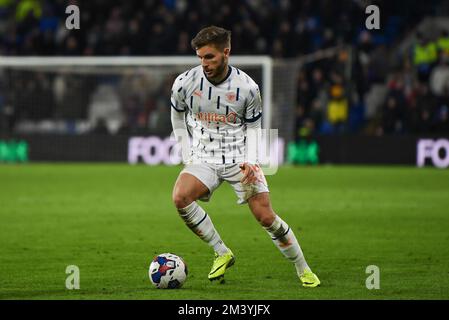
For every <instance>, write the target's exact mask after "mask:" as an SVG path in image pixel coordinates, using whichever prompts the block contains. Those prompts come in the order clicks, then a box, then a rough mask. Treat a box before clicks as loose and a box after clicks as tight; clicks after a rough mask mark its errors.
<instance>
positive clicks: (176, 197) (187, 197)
mask: <svg viewBox="0 0 449 320" xmlns="http://www.w3.org/2000/svg"><path fill="white" fill-rule="evenodd" d="M208 193H209V189H208V188H207V186H206V185H205V184H204V183H203V182H201V181H200V180H199V179H198V178H197V177H195V176H194V175H192V174H190V173H187V172H181V174H180V175H179V176H178V179H177V180H176V183H175V186H174V187H173V202H174V203H175V204H176V206H177V207H178V208H179V207H181V208H183V207H185V206H187V205H189V204H190V203H191V202H192V201H196V200H198V199H200V198H202V197H204V196H206V195H207V194H208Z"/></svg>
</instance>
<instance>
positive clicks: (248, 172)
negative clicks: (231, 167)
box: [239, 162, 260, 184]
mask: <svg viewBox="0 0 449 320" xmlns="http://www.w3.org/2000/svg"><path fill="white" fill-rule="evenodd" d="M239 167H240V170H242V173H243V177H242V179H241V180H240V182H241V183H243V184H252V183H256V182H257V181H260V178H259V174H258V171H259V170H260V168H259V167H258V166H257V165H254V164H250V163H246V162H244V163H242V164H240V165H239Z"/></svg>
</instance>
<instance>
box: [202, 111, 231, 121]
mask: <svg viewBox="0 0 449 320" xmlns="http://www.w3.org/2000/svg"><path fill="white" fill-rule="evenodd" d="M195 116H196V119H197V120H199V121H210V122H222V123H236V122H237V114H236V113H235V112H230V113H228V114H227V115H225V114H218V113H215V112H198V113H196V114H195Z"/></svg>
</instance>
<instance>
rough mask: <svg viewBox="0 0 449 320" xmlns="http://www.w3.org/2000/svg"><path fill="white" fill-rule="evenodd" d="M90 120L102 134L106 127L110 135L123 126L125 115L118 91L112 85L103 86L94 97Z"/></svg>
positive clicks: (89, 115) (100, 86)
mask: <svg viewBox="0 0 449 320" xmlns="http://www.w3.org/2000/svg"><path fill="white" fill-rule="evenodd" d="M88 119H89V122H90V124H91V126H92V127H93V128H96V129H95V130H98V131H99V132H101V131H102V130H104V128H103V127H104V126H106V128H107V130H108V132H109V133H116V132H117V131H118V130H119V128H120V127H121V125H122V122H123V115H122V109H121V104H120V98H119V96H118V95H117V90H116V88H114V87H113V86H112V85H111V84H101V85H99V86H98V87H97V89H96V90H95V92H94V93H93V95H92V98H91V101H90V104H89V109H88Z"/></svg>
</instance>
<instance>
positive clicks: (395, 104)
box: [382, 95, 404, 134]
mask: <svg viewBox="0 0 449 320" xmlns="http://www.w3.org/2000/svg"><path fill="white" fill-rule="evenodd" d="M403 126H404V124H403V106H402V105H401V104H400V102H399V101H398V99H397V97H395V96H394V95H390V96H389V97H387V100H386V102H385V104H384V106H383V108H382V132H383V133H384V134H385V133H386V134H391V133H400V132H402V129H403Z"/></svg>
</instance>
